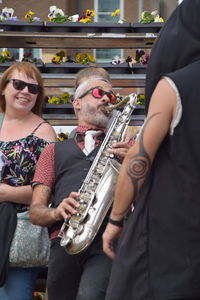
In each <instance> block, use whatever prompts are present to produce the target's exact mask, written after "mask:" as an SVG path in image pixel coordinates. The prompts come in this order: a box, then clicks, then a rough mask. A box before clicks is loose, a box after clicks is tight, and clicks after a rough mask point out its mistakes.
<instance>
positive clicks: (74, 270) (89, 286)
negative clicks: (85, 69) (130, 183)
mask: <svg viewBox="0 0 200 300" xmlns="http://www.w3.org/2000/svg"><path fill="white" fill-rule="evenodd" d="M115 100H116V96H115V95H114V93H113V89H112V86H111V85H110V83H109V82H108V81H106V80H105V79H104V78H96V76H94V77H93V78H92V77H90V78H89V79H85V80H84V81H83V82H82V83H80V85H79V86H78V88H77V90H76V92H75V96H74V101H73V106H74V109H75V112H76V115H77V118H78V127H77V128H76V133H75V135H74V137H73V138H70V139H68V140H66V141H64V142H59V143H56V144H55V145H52V146H50V147H46V149H45V153H44V155H43V156H42V157H41V159H40V161H39V162H38V164H37V167H36V173H35V176H34V179H33V186H34V190H33V199H32V204H31V209H30V217H31V221H32V222H33V223H34V224H40V225H42V226H50V227H51V229H50V230H51V239H52V242H51V251H50V261H49V266H48V278H47V288H48V299H49V300H55V299H59V300H64V299H67V300H74V299H76V300H94V299H95V300H103V299H104V298H105V293H106V288H107V284H108V280H109V275H110V268H111V264H112V260H111V259H109V258H108V257H107V256H106V255H105V254H104V252H103V249H102V232H103V231H104V229H105V225H106V219H105V221H104V222H103V224H102V226H101V228H100V230H99V232H98V233H97V236H96V237H95V239H94V241H93V242H92V244H91V245H90V246H89V247H88V248H87V249H86V250H85V251H83V252H81V253H80V254H76V255H69V254H67V252H66V251H65V249H64V248H62V247H61V246H60V238H58V233H59V230H60V228H61V225H62V224H63V221H64V219H68V218H69V217H70V216H71V215H73V214H75V213H76V212H77V210H76V209H77V207H79V204H78V202H77V201H76V199H77V198H78V196H79V194H78V192H77V191H78V190H79V188H80V187H81V185H82V182H83V180H84V178H85V176H86V175H87V173H88V170H89V168H90V166H91V164H92V162H93V160H94V158H95V156H96V154H97V151H98V149H99V146H100V144H101V142H102V140H103V139H104V136H105V133H106V130H107V129H106V126H107V124H108V121H109V118H110V115H108V114H107V113H106V111H105V107H106V106H107V105H109V104H111V102H114V101H115ZM90 130H96V136H95V138H94V142H95V149H94V150H92V151H91V152H85V151H86V150H85V134H86V133H87V132H88V131H90ZM129 148H130V146H129V145H128V144H127V143H125V142H120V143H115V144H113V149H112V150H111V153H113V154H115V155H117V156H119V157H121V158H124V156H125V155H126V153H127V151H128V149H129ZM52 191H54V201H53V207H49V203H50V201H51V194H52Z"/></svg>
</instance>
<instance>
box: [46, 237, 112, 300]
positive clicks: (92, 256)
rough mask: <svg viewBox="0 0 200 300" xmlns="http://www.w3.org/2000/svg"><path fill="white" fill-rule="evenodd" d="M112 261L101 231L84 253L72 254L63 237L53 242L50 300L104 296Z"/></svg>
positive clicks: (91, 299) (100, 299) (99, 299)
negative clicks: (61, 242) (107, 254)
mask: <svg viewBox="0 0 200 300" xmlns="http://www.w3.org/2000/svg"><path fill="white" fill-rule="evenodd" d="M111 265H112V261H111V260H110V259H109V258H108V257H107V256H106V255H105V254H104V253H103V250H102V238H101V235H100V236H99V237H98V236H97V237H96V238H95V240H94V241H93V243H92V244H91V245H90V247H89V248H88V249H87V250H86V251H84V252H83V253H80V254H76V255H69V254H67V252H66V251H65V249H64V248H63V247H61V246H60V238H56V239H54V240H52V242H51V251H50V261H49V266H48V277H47V288H48V299H49V300H55V299H59V300H75V299H76V300H104V298H105V294H106V289H107V285H108V280H109V276H110V270H111Z"/></svg>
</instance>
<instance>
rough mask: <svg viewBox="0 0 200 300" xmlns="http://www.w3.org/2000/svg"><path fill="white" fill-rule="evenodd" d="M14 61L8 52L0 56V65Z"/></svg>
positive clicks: (3, 52)
mask: <svg viewBox="0 0 200 300" xmlns="http://www.w3.org/2000/svg"><path fill="white" fill-rule="evenodd" d="M12 61H15V59H14V57H13V56H11V55H10V53H9V51H7V50H5V51H2V52H1V54H0V63H6V62H12Z"/></svg>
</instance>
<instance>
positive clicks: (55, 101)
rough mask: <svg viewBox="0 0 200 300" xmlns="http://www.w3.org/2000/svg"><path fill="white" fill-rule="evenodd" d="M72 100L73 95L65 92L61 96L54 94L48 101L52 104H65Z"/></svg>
mask: <svg viewBox="0 0 200 300" xmlns="http://www.w3.org/2000/svg"><path fill="white" fill-rule="evenodd" d="M71 100H72V95H70V94H69V93H67V92H65V93H63V94H62V95H61V96H60V97H58V96H52V97H51V98H49V99H48V103H50V104H65V103H68V102H70V101H71Z"/></svg>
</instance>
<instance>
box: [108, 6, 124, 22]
mask: <svg viewBox="0 0 200 300" xmlns="http://www.w3.org/2000/svg"><path fill="white" fill-rule="evenodd" d="M120 11H121V10H120V9H116V10H115V11H114V12H112V13H111V16H112V17H113V22H114V23H120V24H123V23H124V22H127V20H126V19H120V20H118V18H116V16H118V15H119V13H120Z"/></svg>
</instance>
